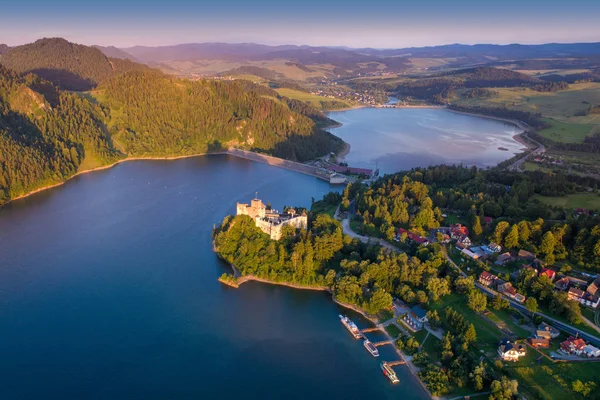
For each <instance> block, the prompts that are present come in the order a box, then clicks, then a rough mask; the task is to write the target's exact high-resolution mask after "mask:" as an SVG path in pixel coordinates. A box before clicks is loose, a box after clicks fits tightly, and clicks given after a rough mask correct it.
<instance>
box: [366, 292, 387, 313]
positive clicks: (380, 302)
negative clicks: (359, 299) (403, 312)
mask: <svg viewBox="0 0 600 400" xmlns="http://www.w3.org/2000/svg"><path fill="white" fill-rule="evenodd" d="M390 307H392V296H391V295H390V294H389V293H387V292H386V291H385V290H382V289H377V290H376V291H375V293H373V296H371V300H370V301H369V308H370V309H371V312H372V313H373V314H376V313H378V312H379V311H381V310H387V309H389V308H390Z"/></svg>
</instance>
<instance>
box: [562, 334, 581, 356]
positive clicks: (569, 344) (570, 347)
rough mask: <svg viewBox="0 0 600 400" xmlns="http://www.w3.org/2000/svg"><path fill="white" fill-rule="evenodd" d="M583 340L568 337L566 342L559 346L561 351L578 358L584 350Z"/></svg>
mask: <svg viewBox="0 0 600 400" xmlns="http://www.w3.org/2000/svg"><path fill="white" fill-rule="evenodd" d="M585 346H586V344H585V340H583V339H581V338H576V337H573V336H571V337H569V338H568V339H567V340H565V341H564V342H562V343H561V344H560V348H561V350H563V351H564V352H566V353H568V354H573V355H577V356H580V355H581V354H582V353H583V349H584V348H585Z"/></svg>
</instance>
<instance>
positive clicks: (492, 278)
mask: <svg viewBox="0 0 600 400" xmlns="http://www.w3.org/2000/svg"><path fill="white" fill-rule="evenodd" d="M497 279H498V277H497V276H496V275H494V274H490V273H489V272H487V271H483V272H482V273H481V275H479V279H478V281H479V283H481V284H482V285H483V286H487V287H490V286H493V285H494V283H495V282H496V280H497Z"/></svg>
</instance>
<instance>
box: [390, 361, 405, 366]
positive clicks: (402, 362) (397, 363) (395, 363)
mask: <svg viewBox="0 0 600 400" xmlns="http://www.w3.org/2000/svg"><path fill="white" fill-rule="evenodd" d="M386 362H387V365H389V366H390V367H395V366H396V365H404V364H406V361H402V360H398V361H386Z"/></svg>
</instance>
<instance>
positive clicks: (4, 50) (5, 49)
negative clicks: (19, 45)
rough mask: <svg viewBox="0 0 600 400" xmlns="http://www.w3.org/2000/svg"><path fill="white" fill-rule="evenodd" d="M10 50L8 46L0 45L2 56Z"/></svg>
mask: <svg viewBox="0 0 600 400" xmlns="http://www.w3.org/2000/svg"><path fill="white" fill-rule="evenodd" d="M9 48H10V47H8V46H7V45H5V44H2V43H0V54H2V53H5V52H6V51H7V50H8V49H9Z"/></svg>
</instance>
